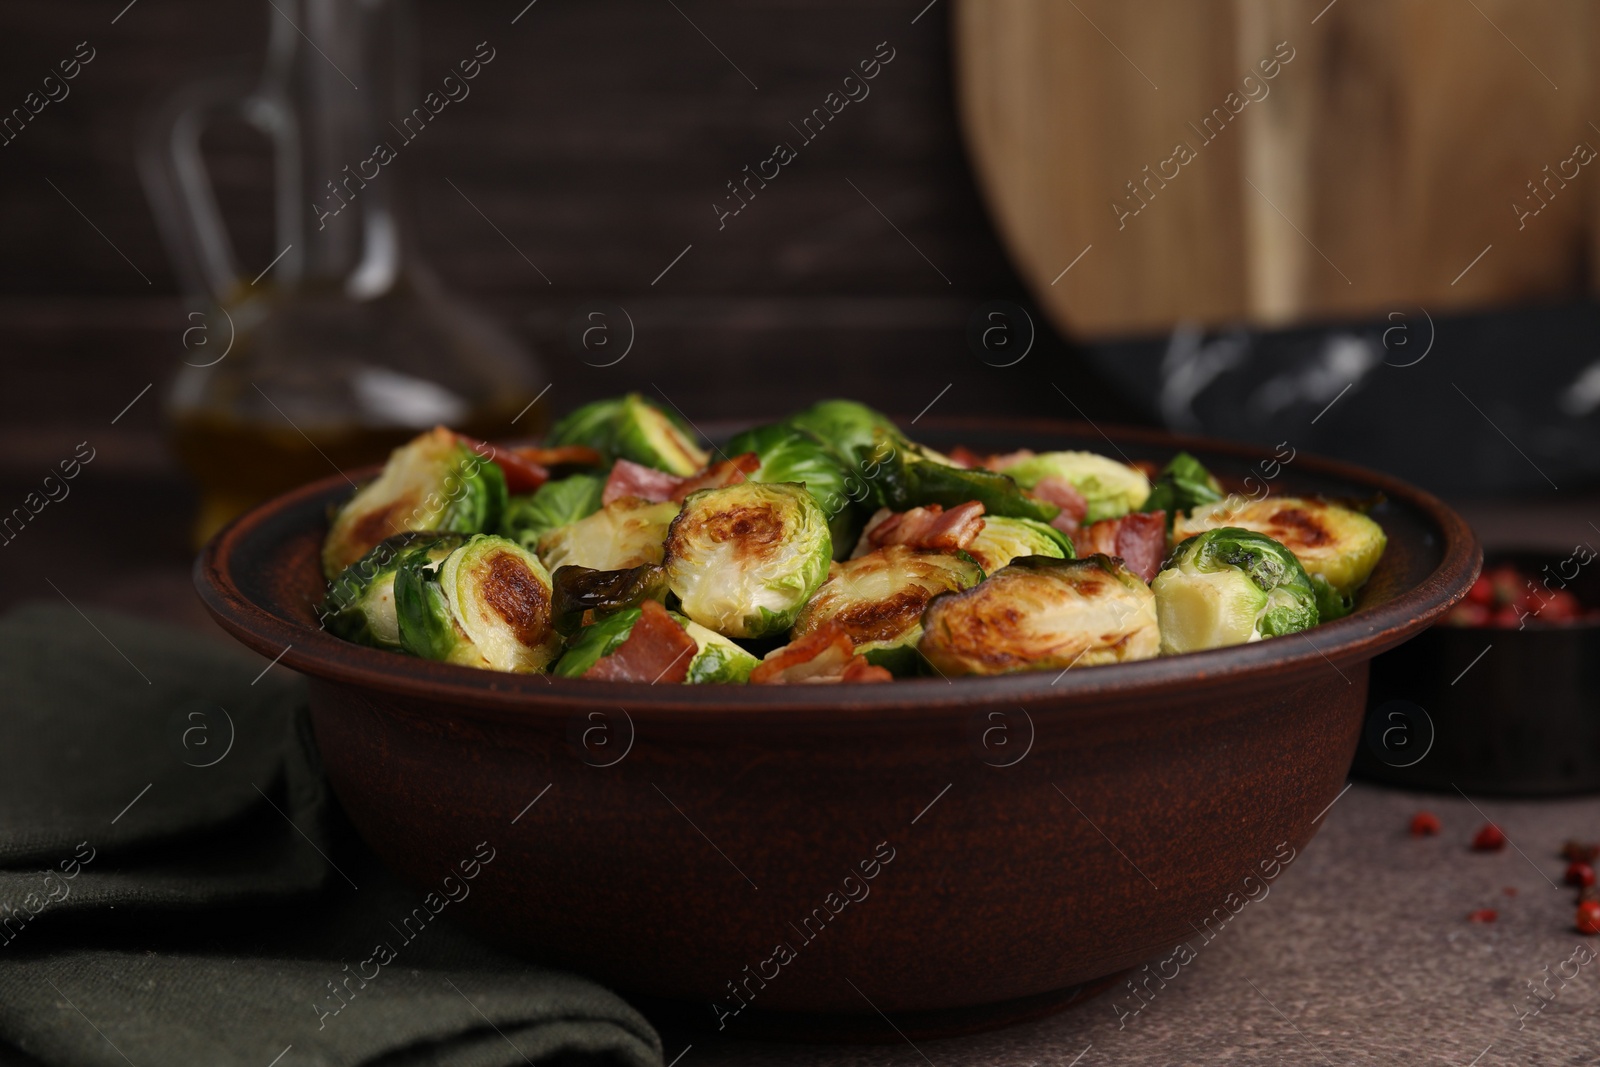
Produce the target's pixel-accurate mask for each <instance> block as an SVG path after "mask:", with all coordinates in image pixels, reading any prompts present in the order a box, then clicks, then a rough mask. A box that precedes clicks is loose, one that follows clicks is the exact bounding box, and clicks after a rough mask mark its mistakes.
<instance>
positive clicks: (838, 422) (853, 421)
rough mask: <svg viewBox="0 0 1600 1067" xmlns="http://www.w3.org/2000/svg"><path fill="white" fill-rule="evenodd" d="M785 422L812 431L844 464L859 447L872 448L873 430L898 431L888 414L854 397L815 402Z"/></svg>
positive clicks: (886, 432) (896, 433)
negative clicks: (855, 399)
mask: <svg viewBox="0 0 1600 1067" xmlns="http://www.w3.org/2000/svg"><path fill="white" fill-rule="evenodd" d="M784 422H785V423H786V424H788V425H790V426H796V427H799V428H800V429H802V430H806V431H807V432H809V433H813V434H815V435H816V436H817V437H818V438H820V439H821V440H822V441H824V442H825V443H826V444H827V445H828V446H829V447H830V448H832V449H833V450H834V452H835V453H837V454H838V455H839V456H841V457H843V458H844V460H845V462H846V463H850V462H852V461H853V460H854V459H855V457H856V455H857V450H858V449H861V448H871V447H872V446H873V445H874V444H875V443H876V439H875V438H874V436H873V435H874V434H875V433H877V432H879V431H882V432H883V433H885V434H890V435H894V436H898V435H899V433H900V430H899V428H898V427H897V426H895V424H894V423H893V422H892V421H890V419H889V416H887V415H885V414H883V413H882V412H878V411H874V410H873V409H871V408H869V407H867V405H865V404H858V403H856V402H855V401H854V400H822V401H818V402H817V403H815V404H812V405H811V406H810V407H808V408H806V409H805V410H804V411H802V412H800V413H799V414H798V415H793V416H791V417H789V418H788V419H785V420H784Z"/></svg>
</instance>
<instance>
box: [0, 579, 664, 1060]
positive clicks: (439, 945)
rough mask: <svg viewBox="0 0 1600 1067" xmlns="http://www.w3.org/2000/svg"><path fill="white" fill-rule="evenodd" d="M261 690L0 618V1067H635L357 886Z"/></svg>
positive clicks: (618, 1007) (93, 633) (140, 638)
mask: <svg viewBox="0 0 1600 1067" xmlns="http://www.w3.org/2000/svg"><path fill="white" fill-rule="evenodd" d="M266 666H267V665H266V663H265V661H264V660H260V659H255V658H253V657H250V656H248V655H247V654H245V653H243V652H239V651H236V650H234V649H232V648H231V647H229V646H227V645H225V644H223V643H222V642H220V641H216V640H208V639H206V638H204V637H201V636H198V635H194V634H191V633H188V632H185V631H178V630H173V629H170V628H167V627H164V626H159V625H155V624H151V623H148V622H144V621H141V620H135V619H132V618H129V617H126V616H118V615H113V614H109V613H101V612H93V613H91V614H88V615H84V614H80V613H79V612H78V611H77V610H76V609H70V608H65V607H59V606H55V605H42V606H30V607H24V608H20V609H17V610H16V611H13V612H12V613H10V614H8V615H6V616H5V617H3V618H0V692H3V693H5V694H6V699H5V704H6V711H5V714H3V715H0V1064H9V1063H12V1062H17V1063H27V1064H35V1063H40V1064H47V1065H48V1064H74V1065H77V1064H117V1065H122V1064H127V1063H133V1064H138V1065H140V1067H146V1065H149V1064H163V1065H165V1064H191V1063H193V1064H206V1065H231V1064H241V1065H249V1067H267V1065H269V1064H273V1065H275V1067H303V1065H310V1064H320V1065H340V1067H343V1065H356V1064H374V1065H376V1064H383V1065H385V1067H411V1065H423V1064H427V1065H441V1067H442V1065H450V1067H455V1065H461V1067H469V1065H470V1067H480V1065H482V1067H489V1065H502V1064H504V1065H508V1067H509V1065H513V1064H524V1063H531V1062H537V1063H539V1064H541V1065H543V1064H549V1063H563V1064H564V1063H574V1064H576V1063H616V1064H625V1065H638V1067H646V1065H659V1064H660V1063H661V1060H662V1057H661V1044H660V1040H659V1038H658V1037H657V1036H656V1034H655V1032H654V1031H653V1030H652V1029H651V1028H650V1026H649V1024H648V1023H647V1022H646V1021H645V1019H644V1018H643V1017H642V1016H641V1015H639V1014H638V1013H637V1012H636V1011H634V1010H633V1008H631V1007H630V1006H629V1005H628V1004H626V1003H625V1002H624V1001H622V1000H621V999H620V998H618V997H617V996H615V995H614V994H612V993H610V992H609V991H607V990H605V989H603V988H601V987H600V986H598V985H596V984H594V983H592V982H590V981H588V980H585V979H582V978H577V977H575V976H572V975H568V974H563V973H560V972H557V971H551V970H546V969H543V968H540V967H537V966H533V965H530V964H528V963H526V962H525V961H522V960H520V959H517V958H516V957H513V956H510V955H507V954H505V953H503V952H500V951H497V950H495V949H492V948H490V947H488V946H486V945H484V944H483V943H481V942H480V941H478V940H476V939H474V938H473V937H471V936H470V935H468V934H466V933H464V932H462V931H460V930H458V929H456V928H455V927H453V926H452V925H451V918H450V916H449V915H447V914H443V913H436V916H437V917H435V916H434V915H432V914H430V913H429V911H428V909H427V908H425V907H423V902H424V898H425V896H426V894H425V893H422V892H418V891H416V890H412V889H409V888H407V887H406V886H404V885H402V884H401V883H400V882H399V881H398V880H397V879H395V878H394V877H393V876H391V875H389V874H388V873H387V872H386V871H385V870H384V869H383V868H382V867H381V865H380V864H379V863H378V861H377V860H376V858H375V857H373V856H372V855H371V853H370V852H369V851H368V850H367V849H366V848H365V847H364V846H363V845H361V843H360V842H359V840H357V839H356V837H355V835H354V833H353V832H352V831H351V830H350V828H349V826H348V824H347V823H345V822H344V820H343V817H342V815H341V814H340V813H339V811H338V808H337V804H336V803H335V802H334V801H333V800H332V798H331V796H330V794H329V792H328V790H327V788H326V786H325V784H324V782H323V780H322V778H321V775H320V771H319V768H318V764H317V760H316V755H315V747H314V745H313V744H312V742H311V738H310V731H309V728H308V726H307V722H306V708H305V697H304V689H303V686H302V684H301V682H300V679H298V678H297V677H296V676H294V675H292V674H291V673H290V672H288V671H287V670H285V669H283V668H281V667H278V668H270V667H269V668H268V669H266V670H265V671H264V670H263V667H266ZM414 916H418V917H420V918H414ZM430 920H431V921H430ZM275 1057H276V1058H275Z"/></svg>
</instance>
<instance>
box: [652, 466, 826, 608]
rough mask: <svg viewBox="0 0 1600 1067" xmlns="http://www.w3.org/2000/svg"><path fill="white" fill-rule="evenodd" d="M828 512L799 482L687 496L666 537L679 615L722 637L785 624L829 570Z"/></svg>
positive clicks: (743, 486)
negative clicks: (681, 610)
mask: <svg viewBox="0 0 1600 1067" xmlns="http://www.w3.org/2000/svg"><path fill="white" fill-rule="evenodd" d="M832 554H833V540H832V538H831V537H830V536H829V534H828V521H827V517H826V516H825V515H823V513H822V509H821V508H820V507H819V506H818V505H817V502H816V500H814V499H813V498H812V496H811V494H810V493H808V492H806V490H805V488H804V487H803V486H799V485H795V484H792V483H788V482H783V483H778V484H767V483H762V482H740V483H739V484H737V485H730V486H727V487H726V488H722V489H702V490H700V491H699V492H697V493H691V494H689V497H688V498H687V499H686V500H684V502H683V510H682V511H681V512H680V513H679V514H678V517H677V518H676V519H674V520H673V522H672V529H671V532H670V533H669V534H668V537H667V547H666V567H667V577H668V582H669V584H670V586H671V588H672V591H673V593H675V594H677V597H678V600H679V602H680V604H681V605H682V608H683V613H684V614H685V615H687V616H688V617H689V618H691V619H693V620H694V621H695V622H697V623H699V624H700V625H702V626H706V627H709V628H710V629H712V630H715V631H716V632H717V633H720V634H722V635H723V636H725V637H764V636H766V635H768V634H775V633H779V632H781V631H783V630H787V629H788V628H789V626H790V624H791V623H793V621H794V617H795V615H796V613H797V612H799V610H800V607H801V605H803V604H804V603H805V602H806V600H807V599H808V598H809V597H810V596H811V594H812V593H814V592H816V589H817V587H818V586H819V585H821V584H822V582H823V579H824V578H826V577H827V574H828V562H829V558H830V557H831V556H832Z"/></svg>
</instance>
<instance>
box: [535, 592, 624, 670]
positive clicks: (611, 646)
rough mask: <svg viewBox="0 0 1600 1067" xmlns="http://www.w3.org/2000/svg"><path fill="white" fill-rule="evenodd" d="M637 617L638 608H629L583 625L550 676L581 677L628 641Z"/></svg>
mask: <svg viewBox="0 0 1600 1067" xmlns="http://www.w3.org/2000/svg"><path fill="white" fill-rule="evenodd" d="M639 614H640V612H639V609H638V608H629V609H628V610H626V611H619V612H617V613H616V614H615V615H611V616H608V617H607V618H604V619H601V620H600V621H599V622H596V623H594V624H593V625H592V626H585V627H584V628H583V629H582V630H580V631H579V632H578V635H577V636H576V637H574V638H573V639H572V643H571V644H569V645H568V646H567V651H566V652H565V653H563V654H562V656H561V659H560V660H558V661H557V662H556V665H555V666H554V667H552V668H551V670H550V673H551V674H556V675H560V676H561V677H562V678H582V677H583V676H584V675H585V674H587V673H589V669H590V668H591V667H593V666H594V665H595V664H596V663H598V662H599V661H600V658H601V657H602V656H609V655H610V654H611V653H613V652H615V651H616V650H617V648H618V646H620V645H621V644H622V642H624V641H626V640H627V639H628V635H629V634H631V633H632V632H633V624H634V623H636V622H638V621H639Z"/></svg>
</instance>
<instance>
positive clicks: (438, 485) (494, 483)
mask: <svg viewBox="0 0 1600 1067" xmlns="http://www.w3.org/2000/svg"><path fill="white" fill-rule="evenodd" d="M505 506H506V479H505V475H504V474H503V473H502V472H501V470H500V468H499V467H498V466H496V465H495V464H494V463H493V462H491V461H490V460H489V459H488V458H487V457H485V456H481V455H478V454H477V453H476V452H474V451H472V449H470V448H468V447H467V446H466V445H464V444H462V443H461V441H460V440H459V439H458V438H457V437H456V435H455V434H453V433H451V432H450V431H449V430H447V429H445V428H444V427H443V426H436V427H434V428H433V429H432V430H429V431H428V432H427V433H425V434H422V435H420V436H418V437H416V438H413V439H412V440H411V441H408V442H407V443H405V444H403V445H401V446H400V447H399V448H397V449H395V450H394V451H393V452H391V453H390V454H389V461H388V462H387V463H386V464H384V468H383V473H382V474H380V475H378V478H377V480H376V481H373V482H370V483H368V484H367V485H365V486H363V487H362V488H361V489H360V490H358V491H357V492H356V494H355V495H354V496H352V497H351V498H350V500H349V501H348V502H347V503H346V504H345V505H344V507H342V508H340V509H339V513H338V515H337V516H335V518H334V520H333V526H332V528H331V529H330V530H329V531H328V538H327V540H326V541H324V542H323V544H322V571H323V576H324V577H326V578H328V579H330V580H331V579H333V578H334V577H336V576H337V575H338V574H339V572H340V571H342V570H344V569H345V568H346V567H348V566H350V564H352V563H354V562H356V561H357V560H359V559H360V558H361V557H362V556H364V555H366V554H367V553H368V552H370V551H371V550H372V549H373V548H374V547H376V546H377V544H378V542H380V541H382V540H383V539H384V538H386V537H392V536H394V535H395V534H397V533H405V532H407V531H409V530H439V531H442V532H446V533H464V534H471V533H480V532H482V531H484V530H493V529H497V528H498V527H499V525H500V516H501V514H502V513H503V512H504V510H505Z"/></svg>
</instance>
